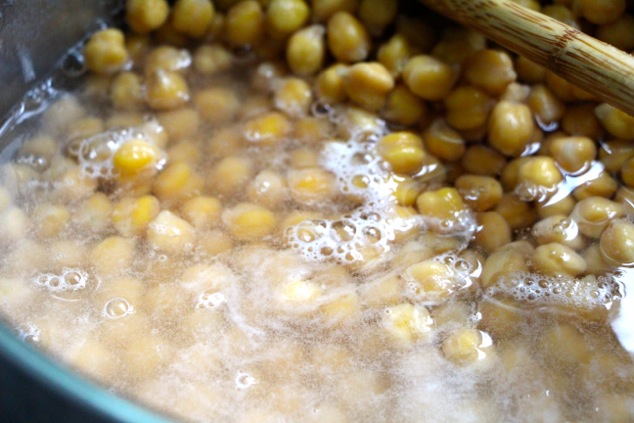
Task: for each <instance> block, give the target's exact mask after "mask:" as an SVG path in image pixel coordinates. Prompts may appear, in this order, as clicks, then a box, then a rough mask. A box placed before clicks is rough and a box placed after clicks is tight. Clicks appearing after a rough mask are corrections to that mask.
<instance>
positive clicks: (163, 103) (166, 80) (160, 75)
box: [146, 70, 189, 110]
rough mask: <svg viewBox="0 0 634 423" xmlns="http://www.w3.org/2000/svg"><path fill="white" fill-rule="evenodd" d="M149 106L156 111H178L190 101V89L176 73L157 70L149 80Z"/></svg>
mask: <svg viewBox="0 0 634 423" xmlns="http://www.w3.org/2000/svg"><path fill="white" fill-rule="evenodd" d="M146 87H147V94H146V95H147V98H146V100H147V104H148V105H149V106H150V107H151V108H153V109H156V110H170V109H176V108H178V107H180V106H182V105H183V104H185V103H186V102H187V101H189V87H188V85H187V82H186V81H185V79H184V78H183V77H182V76H181V75H179V74H178V73H176V72H169V71H163V70H156V71H155V72H152V74H151V75H149V76H148V78H147V86H146Z"/></svg>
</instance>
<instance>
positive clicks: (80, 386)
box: [0, 0, 167, 423]
mask: <svg viewBox="0 0 634 423" xmlns="http://www.w3.org/2000/svg"><path fill="white" fill-rule="evenodd" d="M121 3H122V2H120V1H110V2H109V1H102V0H67V1H64V2H61V1H50V0H32V1H28V2H15V1H13V0H5V1H1V2H0V93H2V94H1V95H0V116H3V118H2V120H0V122H2V124H0V127H2V126H3V125H10V123H11V122H10V120H9V121H7V119H6V117H7V116H9V114H10V110H11V108H12V107H13V105H14V104H18V106H16V107H20V105H19V103H18V102H19V99H20V98H21V97H22V96H23V95H24V93H25V92H26V91H27V90H29V89H31V88H33V87H35V86H36V85H37V84H39V83H41V82H42V81H43V80H45V78H46V76H47V75H48V74H49V73H50V72H51V70H52V69H53V68H54V67H55V65H56V64H58V63H59V61H60V60H63V58H64V56H65V53H66V52H68V51H69V48H71V47H72V46H73V45H75V44H77V43H78V42H80V41H81V39H82V38H83V37H85V35H86V34H87V33H89V32H91V31H94V30H95V29H97V28H98V27H99V26H102V25H104V24H105V23H106V22H110V21H112V20H113V19H115V15H116V11H118V10H120V6H121ZM4 122H7V123H4ZM4 129H6V128H4ZM5 147H6V145H4V144H0V152H1V151H4V150H6V149H5ZM7 154H10V152H5V153H4V154H3V153H0V157H5V156H6V155H7ZM0 393H1V394H0V416H2V417H1V418H0V419H1V420H2V421H5V422H19V421H28V422H45V421H56V422H99V423H100V422H104V423H105V422H164V421H165V422H166V421H167V420H166V419H164V418H162V417H159V416H158V415H156V414H153V413H151V412H150V411H147V410H145V409H143V408H142V407H140V406H137V405H135V404H133V403H131V402H129V401H126V400H124V399H122V398H119V397H117V396H116V395H114V394H112V393H110V392H107V391H106V390H104V389H102V388H100V387H98V386H97V385H95V384H93V383H92V382H90V381H88V380H85V379H83V378H81V377H80V376H77V375H75V374H73V373H71V372H69V371H68V370H67V369H65V368H64V367H62V366H61V365H59V364H57V363H56V362H54V361H53V360H52V359H50V358H48V357H46V356H44V355H43V354H42V353H40V352H38V351H36V350H35V349H33V348H32V347H30V346H29V345H27V344H25V343H24V342H22V341H21V340H19V339H18V338H17V336H16V335H15V333H14V331H13V330H11V329H9V328H8V327H7V326H5V325H3V324H1V323H0Z"/></svg>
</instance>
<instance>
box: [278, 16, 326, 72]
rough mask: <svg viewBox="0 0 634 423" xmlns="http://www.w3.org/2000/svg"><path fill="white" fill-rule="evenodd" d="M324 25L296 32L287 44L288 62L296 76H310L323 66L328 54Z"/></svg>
mask: <svg viewBox="0 0 634 423" xmlns="http://www.w3.org/2000/svg"><path fill="white" fill-rule="evenodd" d="M325 34H326V29H325V28H324V27H323V26H322V25H312V26H309V27H307V28H303V29H301V30H299V31H297V32H295V33H294V34H293V35H292V36H291V37H290V39H289V40H288V43H287V44H286V62H287V63H288V66H289V68H290V69H291V71H292V72H293V73H294V74H296V75H301V76H309V75H313V74H315V73H317V72H318V71H319V70H320V69H321V68H322V66H323V63H324V58H325V54H326V44H325V41H324V35H325Z"/></svg>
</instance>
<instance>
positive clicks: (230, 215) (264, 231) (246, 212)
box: [222, 203, 277, 241]
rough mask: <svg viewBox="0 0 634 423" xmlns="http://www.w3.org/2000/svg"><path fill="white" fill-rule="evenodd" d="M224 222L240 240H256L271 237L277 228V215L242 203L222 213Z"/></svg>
mask: <svg viewBox="0 0 634 423" xmlns="http://www.w3.org/2000/svg"><path fill="white" fill-rule="evenodd" d="M222 222H223V223H224V224H225V226H226V227H227V229H229V232H230V233H231V235H233V236H234V237H236V238H237V239H239V240H242V241H244V240H256V239H261V238H264V237H265V236H267V235H269V234H270V233H271V232H273V229H275V226H277V219H276V217H275V214H273V212H271V211H270V210H269V209H267V208H265V207H262V206H258V205H255V204H251V203H240V204H238V205H236V206H235V207H233V208H231V209H226V210H225V211H223V212H222Z"/></svg>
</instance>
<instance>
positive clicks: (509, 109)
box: [489, 101, 536, 157]
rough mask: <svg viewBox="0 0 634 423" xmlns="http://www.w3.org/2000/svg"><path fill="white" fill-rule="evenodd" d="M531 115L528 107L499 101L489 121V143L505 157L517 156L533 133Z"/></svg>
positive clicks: (533, 124) (533, 125) (527, 143)
mask: <svg viewBox="0 0 634 423" xmlns="http://www.w3.org/2000/svg"><path fill="white" fill-rule="evenodd" d="M535 130H536V128H535V123H534V121H533V114H532V112H531V110H530V108H529V107H528V106H526V105H525V104H519V103H510V102H507V101H500V102H499V103H497V104H496V105H495V107H494V108H493V111H492V112H491V118H490V120H489V143H490V144H491V146H492V147H493V148H495V149H496V150H498V151H499V152H500V153H502V154H504V155H506V156H515V157H517V156H519V155H521V154H522V153H523V152H524V150H525V149H526V147H527V146H528V145H529V144H530V142H531V141H532V139H533V135H534V133H535Z"/></svg>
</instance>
